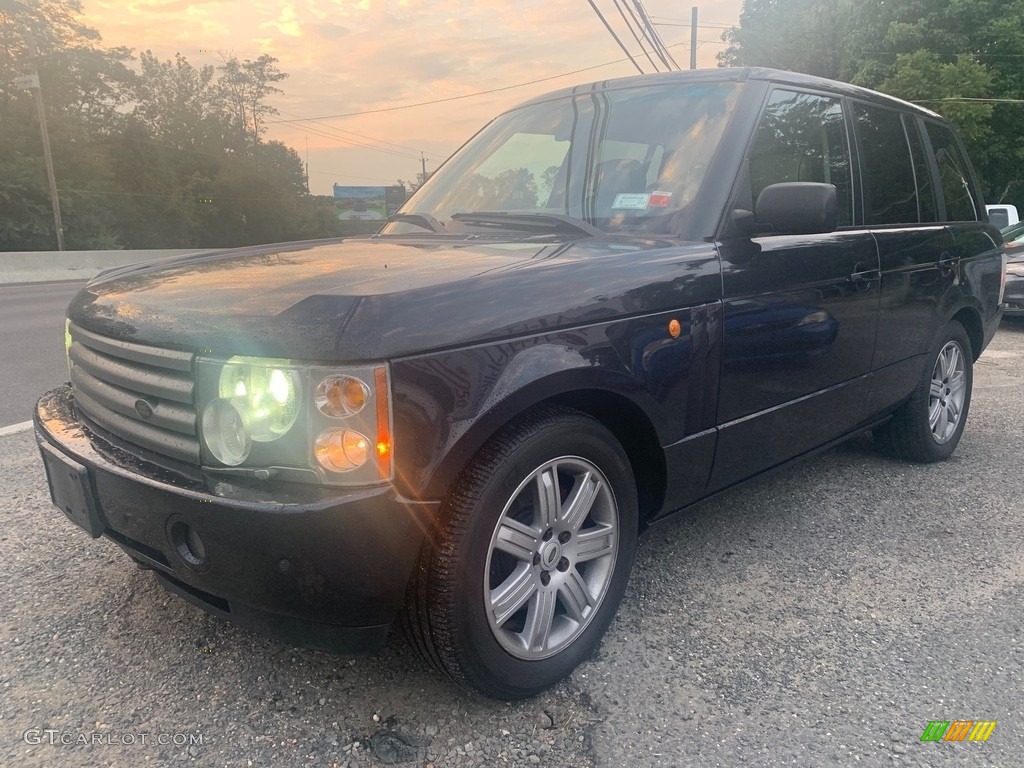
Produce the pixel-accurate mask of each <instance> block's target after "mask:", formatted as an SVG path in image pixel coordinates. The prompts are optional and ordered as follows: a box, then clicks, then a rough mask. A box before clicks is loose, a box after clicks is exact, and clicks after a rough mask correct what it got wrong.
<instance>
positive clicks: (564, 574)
mask: <svg viewBox="0 0 1024 768" xmlns="http://www.w3.org/2000/svg"><path fill="white" fill-rule="evenodd" d="M637 515H638V512H637V500H636V488H635V483H634V480H633V473H632V470H631V468H630V465H629V460H628V459H627V457H626V455H625V453H624V451H623V450H622V448H621V446H620V445H619V444H618V442H617V441H616V439H615V437H614V436H613V435H612V434H611V432H609V431H608V430H607V429H605V428H604V427H603V426H602V425H601V424H599V423H598V422H597V421H595V420H594V419H592V418H590V417H589V416H586V415H584V414H581V413H578V412H575V411H567V410H560V409H559V410H556V409H550V410H544V411H543V412H540V413H538V414H536V415H534V416H532V417H528V418H526V419H523V420H520V421H519V422H516V423H513V424H511V425H510V426H509V427H507V428H506V429H505V430H503V431H502V432H501V433H499V434H498V435H497V436H496V437H495V438H494V439H493V440H492V441H491V442H490V443H488V444H487V445H486V446H485V447H484V448H483V449H482V450H481V451H480V453H479V454H478V455H477V456H476V458H475V459H474V460H473V461H472V463H471V464H470V466H469V467H468V468H467V470H466V471H465V472H464V473H463V475H462V477H461V478H460V480H459V481H458V482H457V484H456V486H455V488H454V489H453V491H452V492H451V493H450V494H449V497H448V499H447V501H446V504H445V508H444V524H443V527H442V529H441V530H440V532H439V537H438V541H436V542H435V543H434V545H433V546H432V547H429V548H428V549H427V550H425V551H424V556H423V558H422V560H421V567H420V573H419V578H420V584H419V585H418V588H417V589H416V590H414V591H413V592H411V593H410V594H411V596H412V601H413V602H414V604H413V605H409V606H407V613H406V626H407V628H408V629H411V630H412V632H411V634H413V636H414V637H413V640H414V645H416V646H417V647H418V648H419V649H420V650H421V651H422V652H424V654H425V655H426V656H427V657H428V658H430V659H431V660H432V661H434V662H435V663H437V665H438V666H440V668H441V669H442V671H444V672H446V673H447V674H448V675H449V676H451V677H452V678H453V679H454V680H456V681H457V682H459V683H462V684H465V685H468V686H470V687H473V688H476V689H477V690H479V691H481V692H482V693H484V694H486V695H489V696H494V697H496V698H502V699H516V698H523V697H527V696H532V695H534V694H536V693H539V692H540V691H542V690H544V689H545V688H547V687H549V686H551V685H553V684H554V683H556V682H558V681H559V680H560V679H562V678H563V677H565V676H566V675H568V674H569V673H570V672H571V671H572V670H573V669H574V668H575V667H576V665H577V664H579V663H580V662H581V661H583V660H585V659H586V658H587V657H588V656H589V655H590V654H591V653H592V652H593V650H594V648H595V647H596V646H597V644H598V642H599V641H600V639H601V636H602V635H603V634H604V632H605V630H606V629H607V628H608V625H609V624H610V623H611V620H612V617H613V616H614V615H615V611H616V609H617V607H618V604H619V601H620V600H621V598H622V594H623V592H624V591H625V588H626V582H627V580H628V578H629V571H630V568H631V567H632V563H633V555H634V551H635V548H636V535H637V528H638V521H637Z"/></svg>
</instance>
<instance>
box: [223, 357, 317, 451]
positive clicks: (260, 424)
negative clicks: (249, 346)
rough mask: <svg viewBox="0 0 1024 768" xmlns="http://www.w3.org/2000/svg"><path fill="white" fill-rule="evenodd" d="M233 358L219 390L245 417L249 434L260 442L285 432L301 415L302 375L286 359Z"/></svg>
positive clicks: (224, 373)
mask: <svg viewBox="0 0 1024 768" xmlns="http://www.w3.org/2000/svg"><path fill="white" fill-rule="evenodd" d="M249 360H250V359H249V358H232V359H231V360H229V361H228V363H227V364H226V365H225V366H224V367H223V368H222V369H221V372H220V382H219V386H218V392H219V394H220V397H221V398H223V399H230V400H231V401H232V402H233V403H234V404H235V405H236V407H238V409H239V410H240V412H241V413H242V414H243V416H244V417H245V422H246V424H247V426H248V428H249V434H250V436H251V437H252V439H253V440H255V441H256V442H260V443H266V442H270V441H271V440H277V439H278V438H279V437H281V436H282V435H284V434H285V433H286V432H287V431H288V430H289V429H291V428H292V425H293V424H295V420H296V419H297V418H298V415H299V406H300V398H299V392H300V389H299V375H298V373H297V372H296V371H294V370H292V369H289V368H286V367H284V364H285V363H286V362H287V361H284V360H260V361H259V364H253V363H252V362H250V361H249Z"/></svg>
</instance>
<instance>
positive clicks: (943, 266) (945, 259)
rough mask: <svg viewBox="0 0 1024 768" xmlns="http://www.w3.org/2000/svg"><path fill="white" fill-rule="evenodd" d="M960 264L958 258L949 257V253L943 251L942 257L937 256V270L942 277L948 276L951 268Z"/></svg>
mask: <svg viewBox="0 0 1024 768" xmlns="http://www.w3.org/2000/svg"><path fill="white" fill-rule="evenodd" d="M959 263H960V257H959V256H952V255H950V253H949V251H943V252H942V255H940V256H939V270H940V271H941V272H942V274H944V275H948V274H949V273H950V272H952V271H953V268H954V267H956V266H957V265H958V264H959Z"/></svg>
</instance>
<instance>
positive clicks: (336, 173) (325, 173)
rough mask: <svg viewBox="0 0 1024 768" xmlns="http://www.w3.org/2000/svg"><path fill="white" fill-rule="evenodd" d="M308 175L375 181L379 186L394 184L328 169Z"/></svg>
mask: <svg viewBox="0 0 1024 768" xmlns="http://www.w3.org/2000/svg"><path fill="white" fill-rule="evenodd" d="M310 173H318V174H320V175H321V176H331V177H333V178H340V177H342V176H344V177H345V178H348V179H360V180H362V181H377V182H380V183H381V184H394V183H395V182H394V181H392V180H390V179H387V180H385V179H377V178H374V177H372V176H356V175H355V174H352V173H349V172H348V171H334V170H331V169H330V168H328V169H327V170H326V171H312V170H311V171H310Z"/></svg>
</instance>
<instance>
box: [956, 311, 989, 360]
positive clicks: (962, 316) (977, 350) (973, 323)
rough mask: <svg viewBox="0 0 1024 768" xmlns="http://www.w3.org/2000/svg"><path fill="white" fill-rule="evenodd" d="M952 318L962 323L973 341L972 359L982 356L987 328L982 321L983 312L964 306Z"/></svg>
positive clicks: (968, 336)
mask: <svg viewBox="0 0 1024 768" xmlns="http://www.w3.org/2000/svg"><path fill="white" fill-rule="evenodd" d="M950 319H951V320H955V321H956V322H958V323H960V325H962V326H963V327H964V330H965V331H967V338H968V339H970V342H971V356H972V361H976V360H977V359H978V358H979V357H980V356H981V350H982V347H983V346H984V345H985V329H984V326H983V325H982V322H981V314H980V313H979V312H978V310H977V309H976V308H974V307H971V306H964V307H961V308H960V309H959V310H957V312H956V313H955V314H954V315H953V317H952V318H950Z"/></svg>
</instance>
